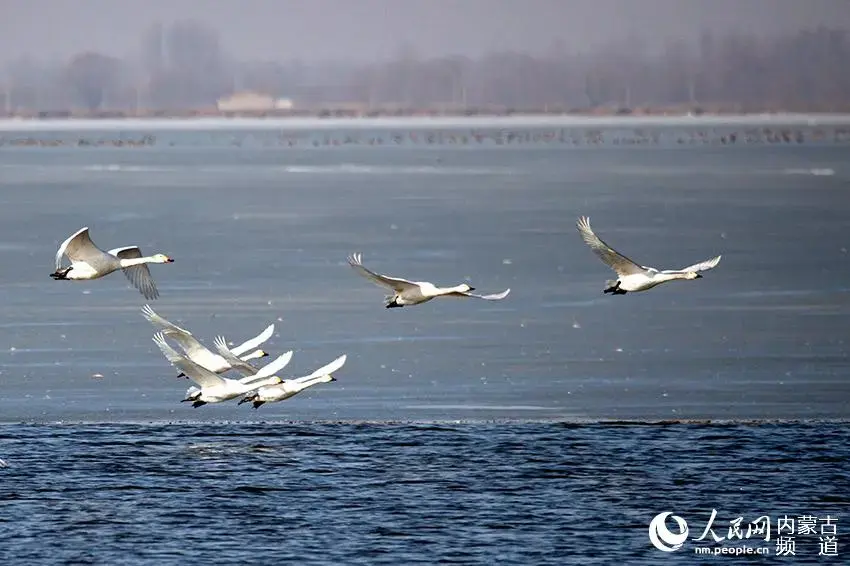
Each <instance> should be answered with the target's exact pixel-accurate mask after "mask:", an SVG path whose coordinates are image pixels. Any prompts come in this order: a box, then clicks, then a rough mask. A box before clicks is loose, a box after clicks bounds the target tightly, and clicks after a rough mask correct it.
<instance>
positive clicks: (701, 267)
mask: <svg viewBox="0 0 850 566" xmlns="http://www.w3.org/2000/svg"><path fill="white" fill-rule="evenodd" d="M721 257H722V256H717V257H713V258H711V259H707V260H705V261H701V262H700V263H695V264H693V265H689V266H688V267H683V268H682V269H680V270H679V271H683V272H685V273H688V272H695V273H699V272H700V271H708V270H709V269H713V268H714V267H715V266H716V265H717V264H718V263H720V258H721ZM662 273H664V272H663V271H662Z"/></svg>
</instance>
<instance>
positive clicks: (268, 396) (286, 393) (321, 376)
mask: <svg viewBox="0 0 850 566" xmlns="http://www.w3.org/2000/svg"><path fill="white" fill-rule="evenodd" d="M346 357H347V356H346V355H345V354H343V355H341V356H340V357H338V358H337V359H335V360H334V361H332V362H331V363H329V364H327V365H325V366H323V367H320V368H319V369H317V370H316V371H314V372H313V373H311V374H310V375H305V376H304V377H298V378H295V379H284V380H283V381H282V382H280V383H278V384H277V385H265V386H263V387H260V388H259V389H257V390H256V391H252V392H251V393H249V394H248V395H246V396H245V397H243V398H242V399H240V400H239V404H240V405H241V404H242V403H249V402H252V403H253V404H254V408H255V409H257V408H259V407H260V405H262V404H263V403H274V402H276V401H283V400H284V399H289V398H290V397H292V396H293V395H297V394H298V393H300V392H302V391H304V390H305V389H307V388H308V387H311V386H313V385H316V384H318V383H330V382H331V381H336V378H335V377H334V376H333V375H331V374H332V373H333V372H335V371H337V370H338V369H339V368H341V367H342V366H344V365H345V360H346Z"/></svg>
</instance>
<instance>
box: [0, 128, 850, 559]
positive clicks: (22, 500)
mask: <svg viewBox="0 0 850 566" xmlns="http://www.w3.org/2000/svg"><path fill="white" fill-rule="evenodd" d="M627 124H628V123H627V122H614V123H612V124H603V125H601V126H600V125H596V126H594V127H593V128H583V129H580V128H578V127H572V126H569V125H559V126H557V127H555V126H552V127H546V126H545V125H540V124H537V125H528V124H520V123H517V124H516V125H515V127H512V128H511V127H508V126H510V123H507V124H505V123H500V125H499V126H498V127H491V128H489V129H488V128H487V127H486V125H482V124H480V123H476V124H475V126H474V127H473V126H468V125H464V124H463V123H461V124H460V125H457V124H454V125H450V126H449V125H447V126H445V127H442V128H440V129H434V128H431V129H427V128H425V127H424V126H421V125H418V126H416V127H413V126H410V127H407V128H405V127H404V123H403V122H402V123H399V124H394V125H393V127H392V128H371V129H370V128H362V127H361V128H355V127H352V128H348V129H344V128H328V127H324V126H323V127H321V128H320V127H318V126H317V127H315V128H312V129H311V128H309V127H302V128H300V129H297V130H293V131H282V130H281V131H277V130H272V129H269V128H265V129H262V130H261V129H253V130H252V129H247V127H245V128H241V129H240V128H230V129H227V128H218V129H215V130H201V129H198V128H191V127H185V126H184V127H183V128H182V129H180V128H177V127H170V128H168V129H159V130H155V129H145V128H140V127H135V129H127V130H102V131H98V130H96V129H92V128H91V126H90V125H87V126H86V127H85V128H83V127H81V128H79V129H78V130H71V129H67V128H66V129H64V130H63V131H58V130H57V131H49V130H44V129H42V130H39V131H36V130H34V129H29V130H26V131H24V130H23V129H21V130H20V131H13V129H12V128H11V127H10V126H9V125H8V124H5V125H4V127H3V128H2V130H3V131H0V141H2V144H0V199H1V202H2V206H0V257H2V258H3V265H4V268H3V269H2V270H0V293H2V301H0V423H4V424H0V459H3V460H4V461H5V462H6V464H7V467H0V501H3V502H4V503H3V513H2V514H0V515H2V517H0V561H2V562H3V563H22V564H23V563H26V564H32V563H36V562H43V563H68V564H72V563H73V564H78V563H92V564H118V563H128V564H141V563H155V564H169V563H175V564H176V563H186V562H193V563H194V562H224V563H249V562H253V563H269V562H281V563H297V564H354V563H363V564H374V563H382V564H401V563H405V564H406V563H423V564H433V563H438V562H440V561H443V562H445V563H458V564H494V563H499V564H538V563H539V564H568V563H575V564H588V563H610V562H613V561H617V562H625V563H628V564H637V563H646V564H656V563H659V561H662V560H668V559H670V560H674V561H675V560H677V558H678V560H679V561H681V563H685V564H694V563H700V561H701V560H703V561H707V562H711V561H712V560H723V559H727V560H734V559H732V558H728V557H727V558H713V557H704V558H699V557H697V556H695V555H694V551H693V548H691V547H686V548H684V549H682V550H681V551H678V553H670V555H669V556H668V555H667V554H665V553H662V552H661V551H658V550H656V549H654V548H653V547H652V546H651V544H650V543H649V540H648V537H647V528H648V524H649V521H650V520H651V519H652V517H653V516H654V515H656V514H657V513H660V512H662V511H672V512H675V513H676V514H677V515H681V516H686V515H687V518H688V522H689V524H692V525H701V524H704V522H705V520H706V518H707V515H709V514H710V513H711V510H712V508H716V509H717V510H718V513H719V514H721V515H722V516H723V520H724V521H725V522H726V524H727V525H728V521H729V519H730V518H734V517H733V515H734V516H735V517H736V516H739V515H746V516H748V517H749V516H757V515H763V514H773V515H776V514H777V513H786V512H787V513H794V514H803V513H809V512H811V513H817V514H821V515H826V514H829V513H832V515H833V516H835V515H837V516H838V517H839V522H838V525H839V528H838V530H839V532H844V533H846V532H847V521H848V520H850V519H849V518H848V517H850V516H848V514H847V511H848V510H850V505H849V504H848V500H847V493H850V489H848V487H850V482H848V466H847V458H848V454H847V448H846V446H847V439H848V427H847V424H846V423H847V419H848V416H850V415H848V409H847V407H848V406H850V380H848V377H847V376H848V369H849V368H850V359H849V358H848V347H847V340H848V336H847V329H848V324H847V320H848V315H850V283H848V281H850V254H848V249H850V192H848V191H850V165H848V163H850V140H848V138H847V131H846V129H845V128H846V126H842V125H841V124H838V123H836V124H832V125H831V124H829V123H826V124H820V125H816V126H812V125H807V123H806V122H803V123H800V124H795V125H793V126H788V127H787V128H786V127H783V126H782V125H781V124H780V125H776V124H770V125H769V126H765V125H764V124H761V125H747V124H741V123H729V124H725V125H724V124H715V123H706V124H704V125H700V124H701V123H700V122H699V121H696V122H694V123H691V122H686V123H684V124H682V123H677V124H673V125H664V124H661V125H659V124H655V125H651V126H652V127H649V126H647V127H642V128H641V129H640V130H639V131H637V130H636V129H635V128H633V127H631V126H628V125H627ZM731 134H735V137H734V141H733V138H732V137H731ZM143 136H149V137H148V138H144V137H143ZM142 139H144V140H145V141H144V142H143V143H141V144H140V147H132V146H129V145H127V144H126V143H124V142H123V141H122V142H121V143H117V142H116V140H142ZM80 140H84V142H80ZM583 214H586V215H588V216H590V217H591V219H592V222H593V227H594V229H595V230H596V232H597V233H598V234H599V235H600V236H601V237H602V238H603V239H605V240H606V241H608V242H609V243H610V244H612V245H613V246H615V247H616V248H618V249H619V250H620V251H622V252H624V253H625V254H626V255H628V256H630V257H631V258H633V259H635V260H636V261H638V262H640V263H643V264H646V265H652V266H655V267H659V268H680V267H683V266H686V265H690V264H692V263H695V262H697V261H700V260H703V259H706V258H709V257H712V256H714V255H718V254H722V255H723V259H722V261H721V263H720V265H719V266H718V267H717V268H716V269H714V270H712V271H710V272H708V273H706V274H705V277H704V278H703V279H700V280H697V281H688V282H673V283H670V284H668V285H664V286H662V287H659V288H657V289H653V290H652V291H649V292H647V293H639V294H629V295H626V296H618V297H612V296H605V295H603V294H602V289H603V285H604V282H605V280H606V279H608V278H610V276H611V273H610V272H609V271H608V269H607V268H606V267H605V266H604V265H603V264H602V263H601V262H599V261H598V259H597V258H596V257H595V256H594V255H593V254H592V253H591V252H590V250H589V249H588V248H587V247H586V246H585V245H584V244H583V243H582V241H581V239H580V238H579V236H578V234H577V232H576V230H575V220H576V219H577V218H578V216H580V215H583ZM81 226H89V227H90V229H91V234H92V237H93V239H94V241H95V242H96V243H97V244H99V245H100V246H101V247H104V248H105V249H109V248H114V247H119V246H123V245H129V244H138V245H139V246H140V247H141V248H142V250H143V251H144V252H145V253H155V252H163V253H167V254H169V255H170V256H172V257H174V258H175V260H176V261H175V263H174V264H169V265H153V266H151V271H152V273H153V276H154V278H155V279H156V282H157V285H158V287H159V290H160V294H161V297H160V299H159V300H157V301H154V302H153V303H152V306H153V307H154V308H155V309H156V311H157V312H158V313H159V314H161V315H162V316H164V317H165V318H167V319H169V320H171V321H173V322H175V323H177V324H180V325H181V326H183V327H185V328H187V329H189V330H190V331H192V332H193V334H194V335H195V336H196V337H198V338H199V339H201V340H202V341H204V342H205V343H207V344H208V345H211V344H212V340H213V338H214V337H215V336H216V335H217V334H223V335H225V336H226V337H227V338H228V339H230V340H231V341H233V342H236V343H238V342H241V341H242V340H245V339H247V338H249V337H252V336H254V335H256V334H257V333H259V332H260V331H261V330H262V329H263V328H264V327H265V326H266V325H268V324H270V323H272V322H273V323H274V324H275V325H276V331H275V335H274V337H273V338H272V339H271V340H269V341H268V342H267V343H265V344H264V345H263V348H264V349H265V350H267V351H269V352H270V353H271V354H272V355H278V354H280V353H283V352H285V351H287V350H294V352H295V355H294V357H293V361H292V363H291V364H290V366H288V367H287V368H286V370H284V372H283V374H282V377H294V376H298V375H305V374H307V373H310V372H311V371H313V370H314V369H316V368H317V367H319V366H321V365H323V364H325V363H327V362H329V361H331V360H332V359H334V358H336V357H337V356H338V355H340V354H343V353H345V354H347V356H348V361H347V363H346V365H345V367H344V368H342V369H341V370H340V371H339V372H337V374H336V377H337V381H336V382H333V383H330V384H322V385H319V386H316V387H315V388H313V389H310V390H307V391H306V392H303V393H301V394H299V395H298V396H296V397H294V398H292V399H290V400H287V401H284V402H281V403H273V404H272V403H270V404H266V405H264V406H262V407H261V408H259V409H257V410H254V409H252V408H250V405H247V404H245V405H241V406H237V405H236V403H235V402H229V403H222V404H217V405H207V406H204V407H200V408H198V409H193V408H192V407H191V406H189V405H188V404H186V403H182V404H181V403H180V400H181V399H182V398H183V394H184V392H185V389H186V388H187V387H188V386H189V385H190V384H189V383H188V382H187V381H185V380H181V379H177V378H176V377H175V376H176V374H177V372H176V371H175V370H174V369H173V368H172V367H170V366H169V364H168V363H167V362H166V360H165V359H164V358H163V357H162V355H161V354H160V352H159V350H158V349H157V348H156V346H155V345H154V344H153V342H152V341H151V339H150V338H151V336H152V334H153V328H152V327H151V326H150V325H149V324H148V323H147V321H145V320H144V319H143V318H142V316H141V315H140V308H141V306H142V305H144V304H145V299H144V298H143V297H142V296H141V295H140V294H139V293H138V292H137V291H136V290H135V289H133V288H132V287H130V286H129V284H128V283H127V281H126V280H125V279H124V277H123V276H122V275H121V274H113V275H110V276H109V277H107V278H104V279H101V280H98V281H93V282H86V283H82V282H57V281H53V280H51V279H50V278H49V277H48V274H49V273H50V272H51V271H52V270H53V256H54V254H55V250H56V249H57V246H58V245H59V243H60V242H61V241H62V240H63V239H65V238H66V237H67V236H68V235H70V234H71V233H73V232H74V231H76V230H77V229H79V228H80V227H81ZM352 252H362V254H363V261H364V264H365V265H366V266H367V267H370V268H373V269H374V270H376V271H379V272H382V273H387V274H390V275H396V276H400V277H405V278H408V279H414V280H429V281H433V282H435V283H437V284H445V285H452V284H455V283H459V282H469V283H470V284H471V285H473V286H474V287H476V290H477V291H481V292H484V293H489V292H497V291H501V290H503V289H505V288H508V287H510V288H511V290H512V291H511V294H510V296H509V297H508V298H507V299H506V300H504V301H501V302H493V303H489V302H484V301H472V300H469V301H459V300H448V299H447V300H435V301H432V302H430V303H428V304H425V305H420V306H416V307H406V308H403V309H391V310H388V309H385V308H384V307H383V296H384V295H385V292H384V291H383V290H382V289H380V288H378V287H376V286H374V285H373V284H371V283H370V282H369V281H367V280H364V279H362V278H360V277H358V276H357V275H356V274H355V273H353V271H352V270H351V269H350V268H349V267H348V266H347V264H346V262H345V258H346V256H347V255H348V254H349V253H352ZM693 420H698V421H700V423H699V424H669V425H654V426H646V425H643V424H637V423H657V422H659V421H680V422H681V421H693ZM609 421H629V422H631V423H632V424H619V425H610V424H596V423H606V422H609ZM704 421H712V422H710V423H709V422H704ZM718 421H722V422H723V424H716V423H717V422H718ZM804 477H805V478H806V479H805V481H804V480H802V479H801V478H804ZM691 517H693V522H692V519H691ZM842 521H843V522H842ZM671 524H672V523H671ZM696 528H697V527H696V526H692V530H693V529H696ZM842 528H843V529H844V530H843V531H842ZM696 534H697V535H698V534H699V533H696ZM694 536H696V535H694ZM845 536H846V535H845ZM800 540H801V542H800V543H799V544H800V545H801V551H800V552H798V555H799V556H798V557H797V558H792V559H794V560H796V561H806V560H814V561H817V550H818V548H817V541H816V539H811V540H809V541H805V540H803V539H800ZM843 540H846V538H845V539H843ZM804 543H805V544H804ZM689 544H690V543H689ZM803 549H805V552H803ZM4 553H5V555H4ZM807 557H808V558H807ZM822 558H823V557H822ZM773 559H774V558H773V557H771V558H767V557H759V558H757V559H756V560H759V561H770V560H773ZM776 560H780V558H778V557H776Z"/></svg>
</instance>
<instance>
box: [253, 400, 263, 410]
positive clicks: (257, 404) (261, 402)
mask: <svg viewBox="0 0 850 566" xmlns="http://www.w3.org/2000/svg"><path fill="white" fill-rule="evenodd" d="M263 404H265V401H254V408H255V409H259V408H260V405H263Z"/></svg>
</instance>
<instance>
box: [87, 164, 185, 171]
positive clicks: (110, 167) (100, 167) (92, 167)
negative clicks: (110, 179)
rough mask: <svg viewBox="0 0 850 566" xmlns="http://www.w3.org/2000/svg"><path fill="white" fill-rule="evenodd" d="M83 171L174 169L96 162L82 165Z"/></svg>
mask: <svg viewBox="0 0 850 566" xmlns="http://www.w3.org/2000/svg"><path fill="white" fill-rule="evenodd" d="M83 169H84V170H85V171H97V172H103V173H171V172H173V171H176V168H174V167H153V166H150V165H121V164H120V163H105V164H104V163H100V164H98V163H96V164H92V165H86V166H84V167H83Z"/></svg>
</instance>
